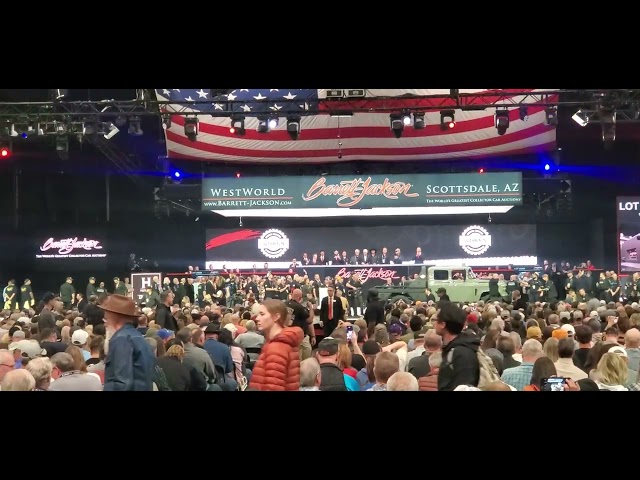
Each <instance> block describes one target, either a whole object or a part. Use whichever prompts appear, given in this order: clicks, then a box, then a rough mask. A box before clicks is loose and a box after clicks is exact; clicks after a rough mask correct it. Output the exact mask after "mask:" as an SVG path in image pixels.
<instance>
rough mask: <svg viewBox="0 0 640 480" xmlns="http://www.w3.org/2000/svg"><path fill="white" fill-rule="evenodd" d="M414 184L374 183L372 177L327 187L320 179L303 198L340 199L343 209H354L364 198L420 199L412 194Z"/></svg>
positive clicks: (337, 201)
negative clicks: (402, 197)
mask: <svg viewBox="0 0 640 480" xmlns="http://www.w3.org/2000/svg"><path fill="white" fill-rule="evenodd" d="M412 187H413V184H411V183H405V182H390V181H389V179H388V178H385V179H384V182H382V183H373V180H371V177H367V178H366V179H364V180H363V179H362V178H354V179H352V180H343V181H341V182H340V183H339V184H336V185H327V180H326V178H325V177H322V178H319V179H318V181H317V182H316V183H314V184H313V185H312V186H311V188H310V189H309V191H308V192H307V193H306V195H303V196H302V199H303V200H304V201H305V202H310V201H312V200H315V199H316V198H318V197H321V196H323V197H330V196H332V197H338V199H337V200H336V205H338V206H339V207H343V208H349V207H353V206H355V205H357V204H359V203H360V202H361V201H362V200H363V199H364V197H367V196H373V197H385V198H388V199H390V200H397V199H398V198H400V196H401V195H402V196H405V197H409V198H411V197H419V196H420V194H419V193H417V192H411V188H412Z"/></svg>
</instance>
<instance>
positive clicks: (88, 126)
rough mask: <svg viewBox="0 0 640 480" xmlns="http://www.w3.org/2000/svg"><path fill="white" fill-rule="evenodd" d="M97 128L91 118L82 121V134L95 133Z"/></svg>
mask: <svg viewBox="0 0 640 480" xmlns="http://www.w3.org/2000/svg"><path fill="white" fill-rule="evenodd" d="M96 131H97V129H96V124H95V123H94V122H93V121H91V120H85V121H84V122H83V123H82V134H83V135H95V133H96Z"/></svg>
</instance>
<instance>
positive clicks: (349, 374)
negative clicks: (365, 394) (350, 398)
mask: <svg viewBox="0 0 640 480" xmlns="http://www.w3.org/2000/svg"><path fill="white" fill-rule="evenodd" d="M352 359H353V354H352V353H351V350H350V349H349V346H348V345H347V344H346V343H342V342H340V345H339V346H338V368H339V369H340V370H342V374H343V376H344V383H345V385H346V387H347V391H349V392H358V391H360V384H359V383H358V381H357V380H356V375H357V373H358V372H356V371H355V369H353V368H352V367H351V360H352Z"/></svg>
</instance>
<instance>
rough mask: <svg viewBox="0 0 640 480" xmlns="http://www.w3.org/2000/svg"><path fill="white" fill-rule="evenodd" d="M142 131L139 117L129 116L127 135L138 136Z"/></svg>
mask: <svg viewBox="0 0 640 480" xmlns="http://www.w3.org/2000/svg"><path fill="white" fill-rule="evenodd" d="M143 133H144V132H143V131H142V127H141V126H140V117H131V118H130V119H129V135H133V136H136V137H139V136H141V135H142V134H143Z"/></svg>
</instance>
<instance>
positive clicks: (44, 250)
mask: <svg viewBox="0 0 640 480" xmlns="http://www.w3.org/2000/svg"><path fill="white" fill-rule="evenodd" d="M40 252H41V253H39V254H36V258H105V257H106V256H107V254H106V253H104V252H102V244H101V242H100V241H98V240H93V239H88V238H86V237H84V238H80V237H70V238H61V239H56V238H53V237H52V238H49V239H48V240H46V241H45V242H44V243H43V244H42V245H41V246H40Z"/></svg>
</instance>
